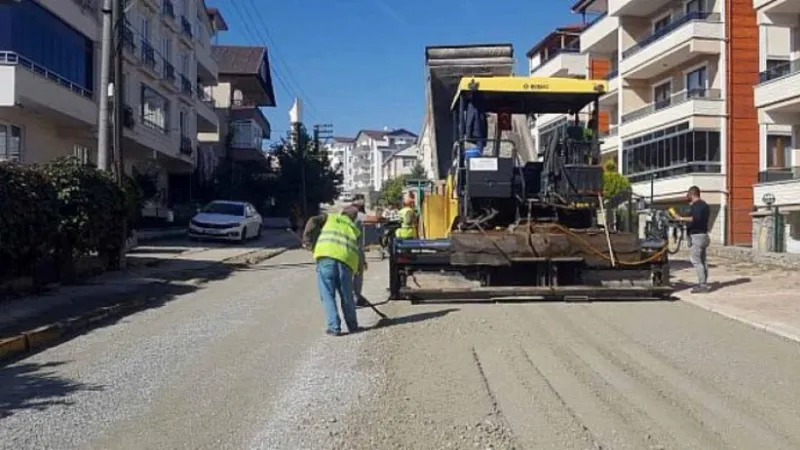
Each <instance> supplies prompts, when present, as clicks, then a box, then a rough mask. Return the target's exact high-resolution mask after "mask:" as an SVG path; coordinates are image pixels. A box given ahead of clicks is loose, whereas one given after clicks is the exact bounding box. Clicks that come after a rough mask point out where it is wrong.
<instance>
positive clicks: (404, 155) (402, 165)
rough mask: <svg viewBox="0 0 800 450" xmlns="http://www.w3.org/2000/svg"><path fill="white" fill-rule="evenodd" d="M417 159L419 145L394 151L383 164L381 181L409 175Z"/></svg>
mask: <svg viewBox="0 0 800 450" xmlns="http://www.w3.org/2000/svg"><path fill="white" fill-rule="evenodd" d="M418 158H419V145H417V144H411V145H408V146H406V147H404V148H400V149H398V150H395V151H394V152H392V153H391V154H389V155H388V157H387V158H386V160H385V161H384V162H383V181H384V182H386V181H389V180H391V179H393V178H398V177H402V176H406V175H411V172H413V171H414V166H416V165H417V161H418Z"/></svg>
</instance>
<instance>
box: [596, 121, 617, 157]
mask: <svg viewBox="0 0 800 450" xmlns="http://www.w3.org/2000/svg"><path fill="white" fill-rule="evenodd" d="M600 140H601V142H600V153H608V152H612V151H615V150H619V142H620V138H619V126H617V125H611V126H609V127H608V131H607V132H605V133H601V134H600Z"/></svg>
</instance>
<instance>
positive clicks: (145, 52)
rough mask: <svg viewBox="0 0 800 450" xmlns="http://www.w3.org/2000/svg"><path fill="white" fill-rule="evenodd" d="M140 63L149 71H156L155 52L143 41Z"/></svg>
mask: <svg viewBox="0 0 800 450" xmlns="http://www.w3.org/2000/svg"><path fill="white" fill-rule="evenodd" d="M142 63H144V65H145V67H147V68H149V69H150V70H156V50H155V49H154V48H153V46H152V45H150V43H149V42H147V41H146V40H144V39H142Z"/></svg>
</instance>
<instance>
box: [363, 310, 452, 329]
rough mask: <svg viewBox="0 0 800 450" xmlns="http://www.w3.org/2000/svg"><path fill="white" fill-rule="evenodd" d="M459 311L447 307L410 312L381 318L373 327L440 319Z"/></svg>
mask: <svg viewBox="0 0 800 450" xmlns="http://www.w3.org/2000/svg"><path fill="white" fill-rule="evenodd" d="M457 311H459V309H458V308H447V309H442V310H439V311H430V312H423V313H417V314H409V315H407V316H401V317H390V318H388V319H381V320H379V321H378V323H376V324H375V326H373V327H372V328H386V327H391V326H396V325H407V324H412V323H417V322H424V321H426V320H433V319H440V318H442V317H444V316H446V315H448V314H450V313H454V312H457Z"/></svg>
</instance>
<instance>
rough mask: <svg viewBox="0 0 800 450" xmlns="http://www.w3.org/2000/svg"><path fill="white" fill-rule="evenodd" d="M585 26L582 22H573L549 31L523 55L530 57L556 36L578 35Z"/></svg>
mask: <svg viewBox="0 0 800 450" xmlns="http://www.w3.org/2000/svg"><path fill="white" fill-rule="evenodd" d="M585 28H586V25H584V24H573V25H566V26H563V27H558V28H556V29H555V30H553V31H552V32H550V34H548V35H547V36H545V37H544V38H542V40H540V41H539V42H537V43H536V44H534V45H533V47H531V49H530V50H528V53H526V54H525V55H526V56H527V57H528V58H530V57H532V56H533V55H535V54H537V53H539V50H541V49H542V48H544V47H547V46H548V45H549V44H551V43H552V42H553V41H554V40H555V39H556V38H560V37H561V36H563V35H568V36H578V35H580V33H581V31H583V30H584V29H585Z"/></svg>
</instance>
